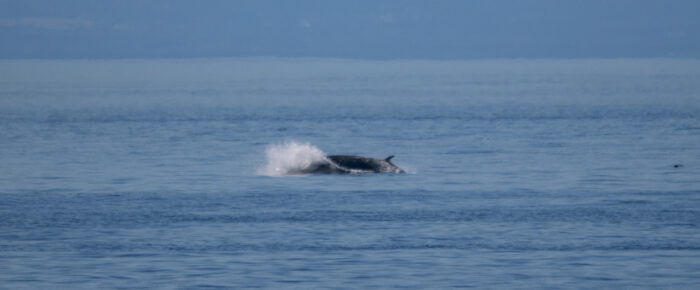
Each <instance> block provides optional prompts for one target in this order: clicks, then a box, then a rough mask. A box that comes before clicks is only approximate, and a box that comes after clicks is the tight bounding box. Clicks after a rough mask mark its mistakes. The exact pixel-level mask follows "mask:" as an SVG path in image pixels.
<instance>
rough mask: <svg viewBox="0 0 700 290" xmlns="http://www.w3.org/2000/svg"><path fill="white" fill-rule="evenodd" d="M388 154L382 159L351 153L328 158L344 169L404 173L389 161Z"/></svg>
mask: <svg viewBox="0 0 700 290" xmlns="http://www.w3.org/2000/svg"><path fill="white" fill-rule="evenodd" d="M392 157H393V156H390V157H388V158H386V159H384V160H380V159H374V158H369V157H362V156H352V155H330V156H328V159H329V160H331V161H332V162H333V163H335V165H337V166H340V167H342V168H344V169H350V170H361V171H368V172H376V173H380V172H385V173H404V171H403V169H401V168H399V167H397V166H396V165H394V164H393V163H391V161H390V160H391V158H392Z"/></svg>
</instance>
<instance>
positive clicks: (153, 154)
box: [0, 59, 700, 289]
mask: <svg viewBox="0 0 700 290" xmlns="http://www.w3.org/2000/svg"><path fill="white" fill-rule="evenodd" d="M320 151H322V152H325V153H326V154H353V155H363V156H371V157H376V158H384V157H386V156H389V155H395V156H396V157H395V158H394V163H396V164H397V165H399V166H401V167H402V168H404V169H406V170H407V171H408V172H409V173H408V174H377V175H307V176H287V175H285V174H284V167H285V166H286V167H289V166H303V164H304V162H307V161H308V160H307V159H309V158H311V157H310V156H312V155H313V154H312V153H314V152H316V153H318V152H320ZM281 167H282V168H281ZM280 168H281V169H280ZM275 170H282V171H281V172H280V171H275ZM698 285H700V61H698V60H688V59H621V60H595V59H591V60H484V61H355V60H324V59H196V60H108V61H99V60H95V61H82V60H81V61H73V60H60V61H44V60H17V61H13V60H3V61H0V288H8V289H16V288H47V289H48V288H91V289H98V288H105V287H108V288H113V287H125V288H134V287H136V288H141V287H148V288H161V287H166V288H179V287H182V288H195V287H240V288H254V287H261V288H300V289H308V288H333V287H339V288H393V287H403V286H407V287H416V288H451V287H476V288H599V287H604V288H620V287H623V288H694V287H697V286H698Z"/></svg>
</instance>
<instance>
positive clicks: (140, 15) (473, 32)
mask: <svg viewBox="0 0 700 290" xmlns="http://www.w3.org/2000/svg"><path fill="white" fill-rule="evenodd" d="M699 12H700V1H692V0H690V1H684V0H671V1H669V0H663V1H662V0H659V1H652V0H634V1H590V0H589V1H567V0H524V1H515V0H513V1H498V0H478V1H467V0H458V1H406V0H401V1H357V0H355V1H152V0H150V1H96V0H71V1H49V0H37V1H27V0H22V1H19V0H16V1H6V0H0V58H160V57H251V56H277V57H337V58H366V59H406V58H423V59H471V58H585V57H602V58H610V57H613V58H617V57H698V56H700V33H699V32H698V31H700V17H698V16H699V15H698V14H700V13H699Z"/></svg>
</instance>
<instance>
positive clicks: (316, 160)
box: [258, 141, 328, 176]
mask: <svg viewBox="0 0 700 290" xmlns="http://www.w3.org/2000/svg"><path fill="white" fill-rule="evenodd" d="M265 155H266V158H267V164H266V165H265V167H264V168H261V169H260V170H258V174H259V175H265V176H285V175H298V174H303V172H308V171H309V170H310V169H313V168H312V167H313V166H317V165H318V164H321V163H324V162H327V160H328V159H327V158H326V153H324V152H323V151H321V149H318V147H316V146H313V145H311V144H309V143H297V142H295V141H290V142H287V143H284V144H275V145H270V146H269V147H267V149H266V150H265Z"/></svg>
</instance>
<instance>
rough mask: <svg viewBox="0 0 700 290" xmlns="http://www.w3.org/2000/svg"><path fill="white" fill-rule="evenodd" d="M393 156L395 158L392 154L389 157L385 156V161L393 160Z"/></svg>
mask: <svg viewBox="0 0 700 290" xmlns="http://www.w3.org/2000/svg"><path fill="white" fill-rule="evenodd" d="M391 158H394V155H391V156H389V157H387V158H384V161H386V162H391Z"/></svg>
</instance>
